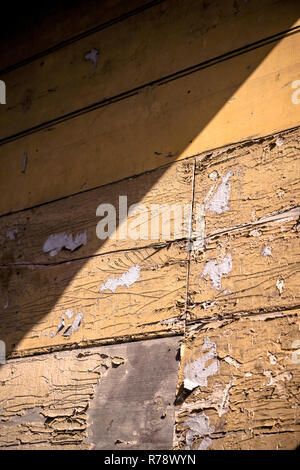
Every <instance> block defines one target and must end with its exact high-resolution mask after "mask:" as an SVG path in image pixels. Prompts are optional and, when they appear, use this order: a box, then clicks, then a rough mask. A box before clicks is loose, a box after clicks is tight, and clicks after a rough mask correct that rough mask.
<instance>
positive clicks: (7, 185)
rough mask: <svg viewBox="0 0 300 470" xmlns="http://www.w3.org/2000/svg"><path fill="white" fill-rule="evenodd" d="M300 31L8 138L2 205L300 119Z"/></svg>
mask: <svg viewBox="0 0 300 470" xmlns="http://www.w3.org/2000/svg"><path fill="white" fill-rule="evenodd" d="M299 40H300V35H299V34H296V35H294V36H291V37H288V38H285V39H283V40H282V41H280V42H279V43H277V44H276V47H274V44H272V45H268V46H264V47H261V48H259V49H256V50H254V51H252V52H249V53H247V54H243V55H241V56H238V57H235V58H233V59H231V60H227V61H225V62H222V63H218V64H216V65H214V66H213V67H209V68H206V69H204V70H200V71H198V72H197V73H194V74H191V75H188V76H185V77H183V78H181V79H178V80H176V81H172V82H169V83H166V84H165V85H160V86H157V87H153V88H152V89H151V90H148V89H145V90H144V91H143V92H141V93H139V94H136V95H135V96H132V97H131V98H130V99H126V100H122V101H120V102H118V103H115V104H113V105H111V106H106V107H104V108H101V109H97V110H95V111H93V112H89V113H87V114H84V115H82V116H78V117H76V118H74V119H71V120H68V121H65V122H63V123H61V124H59V125H57V126H55V127H54V128H49V129H46V130H43V131H39V132H37V133H34V134H31V135H27V136H25V137H24V138H22V139H19V140H16V141H12V142H8V143H7V144H5V145H2V146H1V148H0V160H1V165H2V168H1V176H0V178H1V179H0V182H1V183H0V184H1V205H0V213H2V214H3V213H7V212H9V211H17V210H20V209H23V208H25V207H30V206H34V205H37V204H41V203H43V202H48V201H51V200H54V199H58V198H61V197H64V196H67V195H70V194H75V193H77V192H79V191H81V190H82V189H90V188H93V187H96V186H100V185H104V184H107V183H110V182H112V181H118V180H121V179H123V178H126V177H128V176H132V175H136V174H139V173H143V172H144V171H148V170H151V169H153V168H157V167H159V166H162V165H164V164H166V163H167V162H169V161H170V159H172V160H171V161H174V159H182V158H186V157H189V156H192V155H196V154H199V153H201V152H204V151H206V150H208V149H213V148H218V147H222V146H224V145H227V144H229V143H231V142H239V141H241V140H245V139H249V138H253V136H256V137H259V136H265V135H268V134H272V133H275V132H279V131H282V130H283V129H284V128H291V127H295V126H297V125H298V124H299V117H300V108H299V106H298V105H297V104H294V103H293V102H292V94H293V93H294V91H295V90H294V89H292V88H291V83H292V82H293V81H294V80H296V79H298V76H299V67H300V63H299V60H298V52H297V51H298V49H299ZM249 70H251V72H252V73H251V75H250V76H249ZM220 77H222V80H220ZM246 79H247V80H246ZM245 80H246V81H245ZM146 110H147V111H146ZM182 123H184V126H183V125H182ZM224 123H226V132H224ZM24 156H25V157H26V158H25V159H24ZM24 160H25V162H26V165H25V167H24ZM108 162H109V164H108ZM12 188H18V191H15V192H14V193H12Z"/></svg>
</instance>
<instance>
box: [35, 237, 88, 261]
mask: <svg viewBox="0 0 300 470" xmlns="http://www.w3.org/2000/svg"><path fill="white" fill-rule="evenodd" d="M86 243H87V233H86V231H85V232H83V233H78V234H77V235H76V237H75V239H74V240H73V234H72V233H70V235H67V234H66V233H65V232H63V233H56V234H54V235H50V237H49V238H48V239H47V240H46V242H45V243H44V246H43V252H44V253H49V252H50V256H55V255H57V253H58V252H59V251H60V250H61V249H62V248H66V249H67V250H70V251H74V250H76V248H78V247H80V246H81V245H86Z"/></svg>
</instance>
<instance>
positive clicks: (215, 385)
mask: <svg viewBox="0 0 300 470" xmlns="http://www.w3.org/2000/svg"><path fill="white" fill-rule="evenodd" d="M296 344H298V345H299V310H294V311H289V312H285V313H284V315H283V314H282V313H280V314H279V316H278V317H276V316H275V315H274V316H273V318H272V315H270V316H269V317H267V316H266V317H265V320H264V319H263V318H261V316H260V318H259V317H256V316H254V317H249V318H244V319H240V320H238V321H234V322H231V323H229V324H227V325H225V326H224V325H223V326H222V329H220V328H218V327H216V326H215V329H208V330H206V331H204V330H203V329H202V330H201V331H200V330H199V331H195V330H194V331H190V332H187V337H186V341H185V344H184V346H183V347H182V360H181V367H180V378H179V384H178V388H179V389H181V400H179V395H178V396H177V403H178V406H177V410H176V414H177V425H176V435H177V445H176V448H179V449H189V448H192V449H199V448H200V449H210V450H214V449H215V450H220V449H227V450H239V449H243V450H252V449H255V450H258V449H264V450H271V449H274V450H278V449H296V447H297V446H299V442H300V427H299V407H298V403H297V395H298V394H299V379H300V376H299V373H300V370H299V350H298V356H297V346H296ZM298 347H299V346H298ZM295 348H296V349H295ZM295 353H296V354H295ZM297 361H298V362H297ZM196 374H197V375H196ZM185 387H188V389H187V388H185Z"/></svg>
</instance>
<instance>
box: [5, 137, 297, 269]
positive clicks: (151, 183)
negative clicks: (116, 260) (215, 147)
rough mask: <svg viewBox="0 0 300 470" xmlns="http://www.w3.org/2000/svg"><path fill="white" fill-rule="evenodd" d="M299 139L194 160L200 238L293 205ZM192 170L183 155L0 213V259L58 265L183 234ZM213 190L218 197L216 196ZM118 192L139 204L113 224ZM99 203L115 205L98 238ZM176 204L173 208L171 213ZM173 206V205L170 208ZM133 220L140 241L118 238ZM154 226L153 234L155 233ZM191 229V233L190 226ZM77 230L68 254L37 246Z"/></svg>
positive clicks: (273, 140)
mask: <svg viewBox="0 0 300 470" xmlns="http://www.w3.org/2000/svg"><path fill="white" fill-rule="evenodd" d="M299 139H300V130H299V129H296V130H294V131H291V132H283V133H281V134H280V136H277V135H276V136H273V137H270V138H266V139H263V140H262V141H259V142H248V143H247V144H242V145H239V144H238V145H236V146H235V145H234V146H229V147H226V148H224V149H222V150H221V151H217V152H215V153H213V154H212V155H204V156H201V157H199V158H198V157H197V158H196V176H195V184H194V212H195V213H194V221H195V219H196V217H197V213H196V211H197V210H199V205H200V206H201V204H203V205H205V204H206V206H207V208H206V210H205V211H204V215H205V231H204V232H205V235H206V236H209V235H211V234H212V233H217V232H219V231H222V230H224V229H226V228H230V227H237V226H241V225H243V224H245V223H249V222H251V223H252V224H255V223H257V221H258V220H259V219H260V218H262V217H265V216H270V215H271V214H273V213H279V212H284V211H287V210H289V209H292V208H294V207H295V206H296V205H297V203H298V200H299V176H298V175H299V170H300V167H299V150H298V149H299V146H300V142H299ZM193 169H194V159H193V158H191V159H187V160H183V161H181V162H176V163H173V164H170V165H168V166H167V167H165V168H160V169H157V170H154V171H152V172H149V173H146V174H143V175H140V176H138V177H136V178H133V179H126V180H123V181H121V182H118V183H113V184H111V185H107V186H102V187H100V188H97V189H95V190H91V191H87V192H83V193H80V194H77V195H75V196H71V197H68V198H66V199H62V200H60V201H56V202H53V203H49V204H47V205H43V206H41V207H36V208H34V209H30V210H26V211H22V212H18V213H16V214H11V215H8V216H5V217H2V218H1V227H0V244H1V255H0V264H2V265H5V264H6V265H7V264H15V263H17V264H22V263H31V264H36V263H41V264H43V263H47V264H49V263H58V262H61V261H67V260H69V261H70V260H73V259H78V258H87V257H88V256H92V255H95V254H101V253H107V252H111V251H116V250H126V249H133V248H140V247H143V246H147V245H149V244H153V243H157V242H164V241H169V240H174V239H180V238H183V237H188V236H189V230H188V229H187V227H188V225H189V224H188V223H187V227H184V226H183V224H184V218H183V216H184V211H185V207H188V205H191V202H192V179H193ZM230 172H231V173H233V174H232V176H230V178H229V180H228V182H227V183H226V184H224V182H223V183H222V181H223V179H224V178H226V175H228V174H229V173H230ZM266 181H267V184H266ZM227 185H229V192H228V193H227V192H226V187H227ZM220 188H221V189H220ZM212 189H213V191H212ZM221 193H222V194H221ZM208 194H210V197H209V198H208V197H207V195H208ZM220 194H221V195H222V196H223V201H221V199H220V197H218V195H220ZM124 195H125V196H126V197H127V203H126V206H127V208H128V211H129V207H130V206H131V205H133V204H139V205H140V207H141V212H137V213H136V214H135V215H132V216H130V215H129V216H128V218H127V221H125V220H123V221H122V224H121V226H120V217H119V215H120V213H119V209H120V200H119V197H120V196H121V197H124ZM123 200H124V199H123ZM221 202H222V204H221ZM101 204H111V205H112V206H113V207H114V208H115V209H116V221H117V222H116V232H114V233H112V234H111V235H110V237H109V238H107V239H106V240H100V239H99V238H98V236H97V234H96V227H97V224H98V222H99V221H100V220H101V218H100V217H98V216H96V210H97V208H98V206H99V205H101ZM155 204H158V205H159V211H160V213H161V216H160V220H159V217H157V215H156V213H155V211H154V209H155V206H154V205H155ZM175 205H176V208H175ZM178 206H180V211H179V212H176V211H177V210H178ZM173 207H174V208H175V210H172V208H173ZM225 209H226V210H225ZM219 212H220V213H219ZM163 217H164V221H165V222H169V225H170V233H168V231H167V230H166V229H165V230H164V231H163V227H162V225H161V222H162V218H163ZM174 218H175V221H176V225H177V224H179V225H180V227H182V230H181V232H180V234H175V233H174V229H175V224H174ZM138 219H140V224H142V223H143V224H144V225H143V227H141V228H142V231H141V232H140V238H138V239H133V238H132V237H131V236H130V233H128V235H127V236H126V234H125V233H124V235H123V231H124V229H125V228H127V231H128V228H130V226H135V225H138ZM187 222H189V219H187ZM151 225H152V226H153V227H151ZM156 228H157V229H158V233H156V232H155V229H156ZM151 229H153V230H152V231H151ZM121 231H122V233H121ZM194 232H195V234H196V227H195V226H194ZM61 234H63V235H61ZM78 234H79V235H80V234H84V235H85V236H86V241H85V242H84V243H85V244H84V243H82V244H79V246H78V247H77V249H76V250H74V247H71V248H72V249H73V250H74V251H72V249H66V247H65V245H66V244H65V243H64V244H63V245H64V246H63V247H62V246H61V247H60V248H58V249H57V250H56V251H55V253H52V254H50V252H51V250H50V249H49V248H48V249H47V250H46V249H45V248H44V247H45V244H46V243H47V241H49V240H50V239H51V237H55V236H56V237H58V236H67V237H69V236H70V235H71V236H72V237H73V240H75V239H76V236H78ZM157 235H158V236H157ZM196 235H197V234H196ZM113 237H115V238H113ZM146 237H148V238H146ZM75 247H76V246H75Z"/></svg>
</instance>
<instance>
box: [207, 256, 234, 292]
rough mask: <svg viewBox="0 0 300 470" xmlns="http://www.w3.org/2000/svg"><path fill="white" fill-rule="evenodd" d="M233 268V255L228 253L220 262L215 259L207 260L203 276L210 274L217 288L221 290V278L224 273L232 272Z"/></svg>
mask: <svg viewBox="0 0 300 470" xmlns="http://www.w3.org/2000/svg"><path fill="white" fill-rule="evenodd" d="M231 270H232V256H231V254H229V255H227V256H226V257H225V258H224V259H223V260H222V261H221V262H220V263H218V262H217V261H216V260H215V259H212V260H210V261H207V262H206V263H205V266H204V268H203V272H202V275H201V277H206V276H209V277H210V280H211V282H212V283H213V286H214V287H215V289H216V290H221V288H222V286H221V280H222V276H223V275H224V274H228V273H230V271H231Z"/></svg>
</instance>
